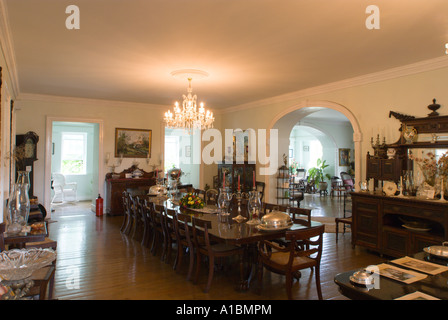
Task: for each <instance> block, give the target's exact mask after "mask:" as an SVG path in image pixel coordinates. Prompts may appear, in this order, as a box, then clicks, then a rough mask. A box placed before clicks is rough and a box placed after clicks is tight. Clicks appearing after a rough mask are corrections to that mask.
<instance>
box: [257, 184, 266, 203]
mask: <svg viewBox="0 0 448 320" xmlns="http://www.w3.org/2000/svg"><path fill="white" fill-rule="evenodd" d="M265 188H266V183H264V182H262V181H255V189H256V190H257V191H258V192H260V193H261V196H260V201H261V202H263V198H264V189H265Z"/></svg>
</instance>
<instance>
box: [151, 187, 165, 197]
mask: <svg viewBox="0 0 448 320" xmlns="http://www.w3.org/2000/svg"><path fill="white" fill-rule="evenodd" d="M162 194H166V188H165V187H164V186H160V185H155V186H151V187H150V188H149V195H162Z"/></svg>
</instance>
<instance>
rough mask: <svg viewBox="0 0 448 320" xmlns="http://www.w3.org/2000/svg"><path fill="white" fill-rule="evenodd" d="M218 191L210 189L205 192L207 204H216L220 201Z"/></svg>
mask: <svg viewBox="0 0 448 320" xmlns="http://www.w3.org/2000/svg"><path fill="white" fill-rule="evenodd" d="M218 193H219V191H218V190H216V189H208V190H207V191H206V192H205V204H208V205H216V204H217V203H218Z"/></svg>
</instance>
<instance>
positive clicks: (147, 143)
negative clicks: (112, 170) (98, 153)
mask: <svg viewBox="0 0 448 320" xmlns="http://www.w3.org/2000/svg"><path fill="white" fill-rule="evenodd" d="M151 136H152V130H146V129H128V128H115V157H116V158H118V157H123V158H151Z"/></svg>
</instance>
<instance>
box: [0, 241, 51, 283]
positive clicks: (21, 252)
mask: <svg viewBox="0 0 448 320" xmlns="http://www.w3.org/2000/svg"><path fill="white" fill-rule="evenodd" d="M55 259H56V252H55V251H54V250H53V249H42V248H30V249H12V250H7V251H3V252H1V253H0V276H1V277H2V278H3V279H4V280H22V279H26V278H28V277H30V276H31V275H32V274H33V272H34V271H36V270H38V269H40V268H43V267H45V266H47V265H49V264H50V263H51V262H53V261H54V260H55Z"/></svg>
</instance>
